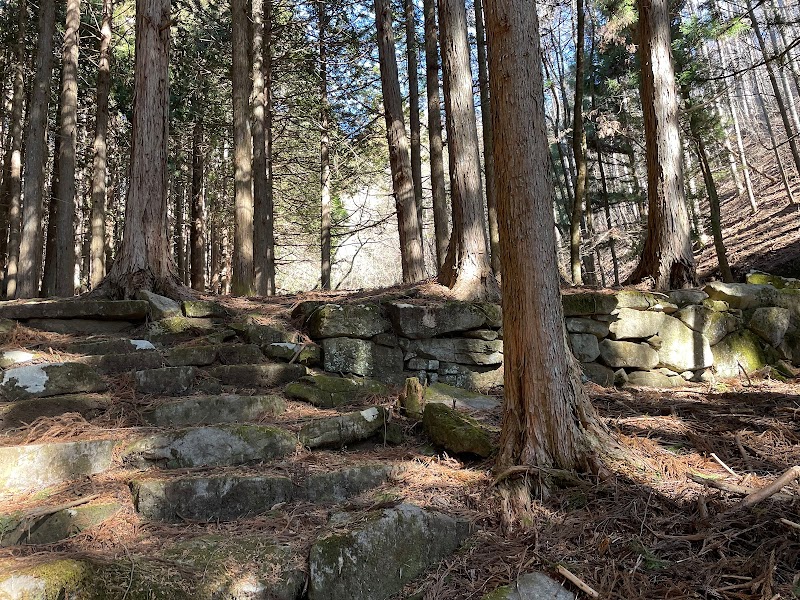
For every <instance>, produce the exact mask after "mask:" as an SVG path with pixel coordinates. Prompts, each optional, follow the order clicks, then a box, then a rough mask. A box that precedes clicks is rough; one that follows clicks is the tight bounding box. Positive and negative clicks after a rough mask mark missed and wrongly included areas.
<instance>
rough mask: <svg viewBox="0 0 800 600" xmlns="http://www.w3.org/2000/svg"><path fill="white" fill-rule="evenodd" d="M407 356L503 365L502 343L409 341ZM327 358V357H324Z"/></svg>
mask: <svg viewBox="0 0 800 600" xmlns="http://www.w3.org/2000/svg"><path fill="white" fill-rule="evenodd" d="M405 346H406V347H405V350H406V353H407V356H409V355H410V356H415V357H416V356H418V357H421V358H429V359H433V360H438V361H440V362H443V363H457V364H462V365H476V366H484V367H486V366H497V365H501V364H503V342H502V341H501V340H494V341H489V342H487V341H484V340H471V339H465V338H437V339H429V340H411V341H410V342H408V343H407V344H406V345H405ZM326 358H327V356H326Z"/></svg>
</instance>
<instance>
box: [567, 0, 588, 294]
mask: <svg viewBox="0 0 800 600" xmlns="http://www.w3.org/2000/svg"><path fill="white" fill-rule="evenodd" d="M576 2H577V4H576V8H575V14H576V16H577V20H578V27H577V32H576V37H575V106H574V109H573V113H572V115H573V120H572V153H573V154H574V155H575V168H576V172H577V178H576V179H575V197H574V198H573V199H572V218H571V219H570V228H569V234H570V235H569V247H570V265H571V267H572V283H573V284H574V285H583V277H582V276H581V219H583V204H584V202H586V176H587V167H586V129H585V128H584V125H583V86H584V82H583V72H584V37H585V35H584V31H585V23H586V15H585V14H584V9H583V0H576Z"/></svg>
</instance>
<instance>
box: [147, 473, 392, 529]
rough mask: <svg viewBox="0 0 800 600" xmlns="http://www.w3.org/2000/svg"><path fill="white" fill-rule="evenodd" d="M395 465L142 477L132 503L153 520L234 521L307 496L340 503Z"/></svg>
mask: <svg viewBox="0 0 800 600" xmlns="http://www.w3.org/2000/svg"><path fill="white" fill-rule="evenodd" d="M394 471H395V469H394V468H393V467H391V466H387V465H382V464H368V465H361V466H357V467H350V468H346V469H341V470H338V471H329V472H323V473H313V474H311V475H309V476H308V477H306V478H305V479H304V480H302V481H300V480H297V481H293V480H292V479H291V478H290V477H288V476H281V475H259V476H240V475H212V476H189V477H175V478H168V479H142V480H139V481H134V482H133V484H132V488H133V497H134V505H135V507H136V510H137V512H139V513H140V514H141V515H142V516H144V517H145V518H148V519H152V520H154V521H169V522H179V521H181V520H183V519H191V520H198V521H230V520H233V519H239V518H242V517H248V516H253V515H258V514H263V513H266V512H269V511H270V510H272V509H273V507H275V506H276V505H278V504H282V503H285V502H294V501H300V500H305V501H309V502H317V503H335V502H342V501H344V500H346V499H348V498H350V497H353V496H356V495H358V494H361V493H362V492H365V491H367V490H369V489H371V488H374V487H377V486H379V485H381V484H382V483H384V482H385V481H386V480H387V479H389V477H390V476H391V475H392V473H393V472H394Z"/></svg>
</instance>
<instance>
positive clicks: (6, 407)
mask: <svg viewBox="0 0 800 600" xmlns="http://www.w3.org/2000/svg"><path fill="white" fill-rule="evenodd" d="M110 404H111V397H110V396H107V395H100V394H69V395H66V396H53V397H50V398H30V399H28V400H17V401H16V402H10V403H7V404H0V431H2V430H8V429H14V428H18V427H23V426H24V425H29V424H31V423H33V422H34V421H35V420H36V419H38V418H39V417H57V416H59V415H63V414H65V413H78V414H80V415H81V416H82V417H83V418H85V419H93V418H95V417H97V416H99V415H100V414H102V413H103V412H104V411H105V410H106V409H107V408H108V407H109V405H110Z"/></svg>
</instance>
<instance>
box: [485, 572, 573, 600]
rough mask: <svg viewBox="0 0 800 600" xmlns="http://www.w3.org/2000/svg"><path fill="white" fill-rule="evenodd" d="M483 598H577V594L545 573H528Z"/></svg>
mask: <svg viewBox="0 0 800 600" xmlns="http://www.w3.org/2000/svg"><path fill="white" fill-rule="evenodd" d="M483 600H575V594H573V593H572V592H570V591H568V590H566V589H564V588H563V587H562V586H561V584H559V583H558V582H557V581H554V580H553V579H551V578H550V577H548V576H547V575H545V574H544V573H528V574H527V575H523V576H522V577H520V578H519V579H517V581H515V582H514V583H513V584H511V585H507V586H504V587H501V588H498V589H496V590H495V591H493V592H492V593H491V594H487V595H486V596H484V597H483Z"/></svg>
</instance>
